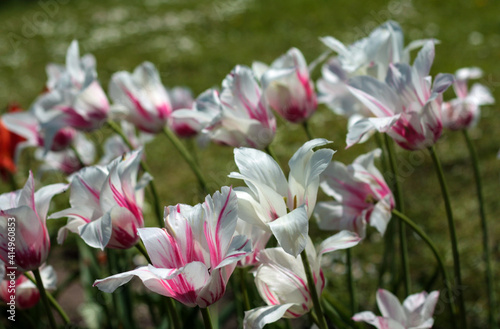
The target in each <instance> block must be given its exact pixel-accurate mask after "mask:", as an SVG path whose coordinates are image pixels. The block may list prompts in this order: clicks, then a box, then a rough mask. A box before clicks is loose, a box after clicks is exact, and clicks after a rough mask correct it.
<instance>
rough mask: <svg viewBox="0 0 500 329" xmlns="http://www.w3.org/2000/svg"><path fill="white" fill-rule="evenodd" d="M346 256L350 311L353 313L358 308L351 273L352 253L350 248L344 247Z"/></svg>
mask: <svg viewBox="0 0 500 329" xmlns="http://www.w3.org/2000/svg"><path fill="white" fill-rule="evenodd" d="M345 251H346V256H347V286H348V287H349V294H350V295H351V313H352V314H354V313H356V312H357V311H358V310H357V309H358V308H357V304H358V302H357V300H356V291H355V287H354V278H353V275H352V254H351V249H346V250H345Z"/></svg>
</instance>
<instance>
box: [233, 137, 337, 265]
mask: <svg viewBox="0 0 500 329" xmlns="http://www.w3.org/2000/svg"><path fill="white" fill-rule="evenodd" d="M328 143H329V141H327V140H326V139H319V138H318V139H314V140H312V141H309V142H307V143H305V144H304V145H303V146H302V147H301V148H300V149H299V150H298V151H297V152H295V154H294V155H293V157H292V158H291V159H290V161H289V163H288V164H289V166H290V174H289V176H288V181H287V179H286V178H285V175H284V174H283V171H282V170H281V168H280V167H279V165H278V164H277V163H276V161H274V159H273V158H272V157H271V156H269V155H268V154H266V153H264V152H262V151H259V150H255V149H251V148H239V149H235V150H234V160H235V162H236V166H238V169H239V170H240V172H239V173H238V172H233V173H231V174H230V175H229V177H231V178H237V179H243V180H244V181H245V183H246V185H247V186H248V187H238V188H236V189H235V191H236V194H237V195H238V204H239V209H240V213H239V216H240V218H241V219H242V220H244V221H246V222H248V223H250V224H253V225H256V226H258V227H260V228H261V229H262V230H264V231H266V232H272V233H273V234H274V236H275V237H276V239H277V240H278V242H279V244H280V246H281V247H282V248H283V249H284V250H285V251H286V252H287V253H289V254H291V255H292V256H294V257H295V256H297V255H298V254H299V253H300V252H301V251H302V250H304V248H305V245H306V240H307V239H306V238H307V234H308V230H309V218H310V217H311V214H312V212H313V209H314V206H315V205H316V197H317V193H318V187H319V175H320V174H321V173H322V172H323V171H324V170H325V169H326V167H327V165H328V163H329V162H330V161H331V158H332V155H333V154H334V153H335V152H334V151H333V150H330V149H321V150H318V151H316V152H314V151H313V148H314V147H318V146H321V145H325V144H328Z"/></svg>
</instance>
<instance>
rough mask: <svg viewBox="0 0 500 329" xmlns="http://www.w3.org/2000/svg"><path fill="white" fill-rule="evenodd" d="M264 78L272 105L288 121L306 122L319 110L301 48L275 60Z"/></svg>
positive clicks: (265, 88) (265, 89) (267, 96)
mask: <svg viewBox="0 0 500 329" xmlns="http://www.w3.org/2000/svg"><path fill="white" fill-rule="evenodd" d="M261 80H262V89H263V90H264V95H265V99H266V101H267V102H268V104H269V106H270V107H271V108H272V109H273V110H275V111H276V112H277V113H278V114H279V115H281V116H282V117H283V118H285V119H286V120H288V121H290V122H294V123H299V122H304V121H305V120H307V119H308V118H309V117H310V116H311V115H312V114H313V113H314V111H316V108H317V105H318V103H317V99H316V93H315V92H314V85H313V83H312V81H311V79H310V77H309V70H308V68H307V64H306V61H305V59H304V56H303V55H302V53H301V52H300V50H298V49H297V48H292V49H290V50H289V51H288V52H287V53H286V54H285V55H283V56H281V57H280V58H278V59H277V60H275V61H274V62H273V63H272V64H271V66H270V67H269V69H268V70H267V71H266V72H265V73H264V74H263V75H262V79H261Z"/></svg>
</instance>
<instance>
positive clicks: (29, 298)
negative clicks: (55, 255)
mask: <svg viewBox="0 0 500 329" xmlns="http://www.w3.org/2000/svg"><path fill="white" fill-rule="evenodd" d="M9 272H10V271H9ZM30 274H31V275H33V274H32V273H30ZM40 275H41V277H42V281H43V286H44V287H45V289H46V290H55V289H56V282H57V276H56V272H55V271H54V268H52V266H42V268H41V269H40ZM11 283H12V280H11V278H10V276H7V277H6V278H5V279H4V280H3V281H2V282H1V283H0V299H2V300H3V301H4V302H5V303H7V302H9V301H11V300H12V299H15V301H16V308H19V309H28V308H31V307H33V306H35V305H36V304H37V303H38V301H39V300H40V292H39V291H38V288H37V287H36V285H35V284H34V283H33V282H31V281H30V280H29V279H28V278H27V277H26V276H24V275H20V276H19V277H17V278H16V279H15V280H14V284H11ZM12 287H15V290H14V289H13V288H12ZM14 294H15V295H14ZM13 295H14V296H15V297H14V296H13Z"/></svg>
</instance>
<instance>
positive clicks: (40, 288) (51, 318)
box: [33, 269, 57, 329]
mask: <svg viewBox="0 0 500 329" xmlns="http://www.w3.org/2000/svg"><path fill="white" fill-rule="evenodd" d="M33 274H34V275H35V281H36V286H37V287H38V291H39V292H40V297H41V298H42V302H43V306H44V307H45V311H47V317H48V318H49V323H50V327H51V328H52V329H57V325H56V320H55V319H54V314H52V310H51V309H50V305H49V300H48V298H47V292H46V291H45V287H44V286H43V282H42V277H41V276H40V271H39V270H38V269H36V270H33Z"/></svg>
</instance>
